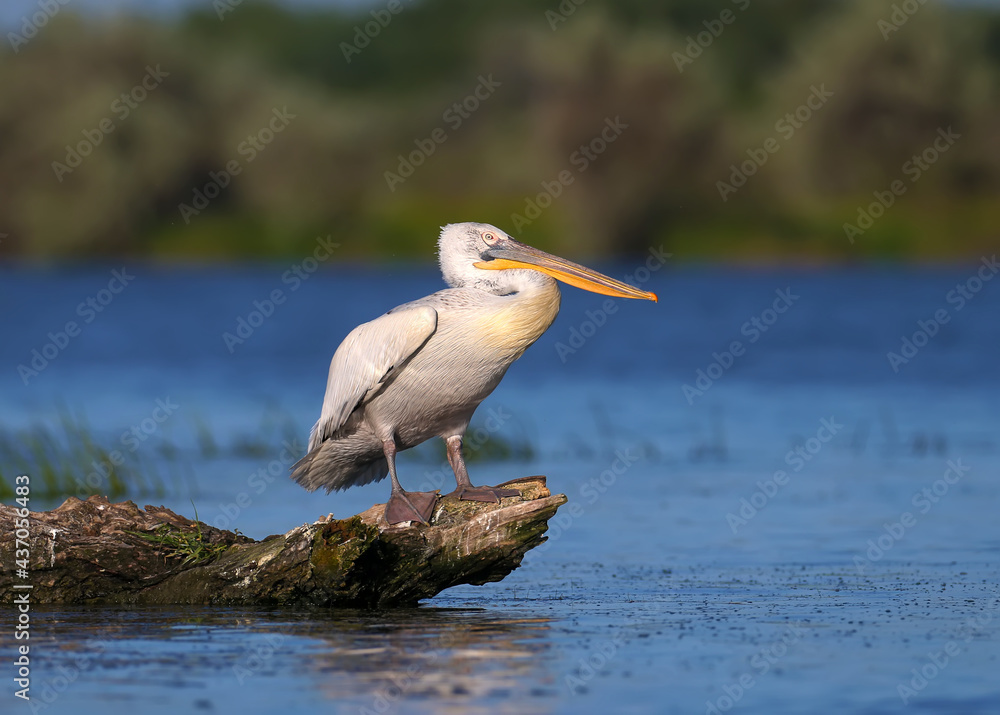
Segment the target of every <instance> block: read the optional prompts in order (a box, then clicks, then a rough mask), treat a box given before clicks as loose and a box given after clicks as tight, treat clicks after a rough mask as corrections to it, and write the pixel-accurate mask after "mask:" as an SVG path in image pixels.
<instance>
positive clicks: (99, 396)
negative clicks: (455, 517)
mask: <svg viewBox="0 0 1000 715" xmlns="http://www.w3.org/2000/svg"><path fill="white" fill-rule="evenodd" d="M636 265H638V264H636ZM636 265H628V264H620V265H611V266H604V267H603V268H604V269H606V270H607V271H608V272H610V273H612V274H614V275H618V276H624V275H626V274H633V275H635V273H634V271H635V267H636ZM289 268H290V266H289V265H273V266H258V267H254V268H241V269H234V268H218V267H212V268H203V269H166V268H162V267H155V266H149V265H143V264H128V265H125V266H120V265H116V266H95V267H90V268H86V269H81V268H77V269H57V270H43V269H25V268H10V267H8V268H6V269H0V306H2V307H3V310H2V313H0V335H2V336H3V338H4V339H3V341H2V342H0V428H2V429H4V430H5V431H11V430H19V429H22V428H25V427H28V426H30V425H33V424H45V425H56V424H57V421H58V419H59V418H58V415H59V411H60V410H70V411H72V412H74V413H77V414H83V415H85V417H86V419H87V421H88V423H89V425H90V428H91V429H92V431H93V432H94V433H95V434H96V435H97V436H98V437H99V438H100V440H101V441H102V443H103V444H105V445H109V446H120V447H121V448H123V449H125V450H127V451H129V452H130V455H131V456H132V457H134V458H135V459H137V460H139V461H141V463H142V464H143V465H145V467H146V468H149V469H152V470H155V471H157V473H158V474H160V475H161V488H162V491H161V492H160V493H153V494H142V495H137V496H136V497H135V498H136V500H137V501H139V502H140V503H156V504H160V503H163V504H166V505H167V506H168V507H171V508H173V509H176V510H178V511H181V512H183V513H187V514H190V513H191V500H192V499H193V500H194V502H195V505H196V506H197V508H198V511H199V516H200V518H201V519H203V520H205V521H208V522H211V523H213V524H216V525H219V526H225V527H226V528H234V527H235V528H239V529H240V530H241V531H243V532H244V533H246V534H247V535H249V536H253V537H256V538H261V537H263V536H266V535H268V534H271V533H280V532H284V531H287V530H288V529H289V528H292V527H293V526H296V525H298V524H300V523H303V522H307V521H312V520H314V519H316V518H317V517H319V516H320V515H321V514H326V513H329V512H333V513H334V514H335V515H337V516H348V515H350V514H353V513H356V512H358V511H360V510H363V509H365V508H367V507H369V506H370V505H371V504H373V503H376V502H381V501H384V500H385V497H386V496H387V491H388V490H387V486H386V485H385V484H384V483H383V484H376V485H369V486H368V487H364V488H359V489H354V490H351V491H348V492H346V493H342V494H336V495H330V496H327V495H324V494H321V493H315V494H310V493H308V492H305V491H304V490H302V489H300V488H299V487H297V486H295V485H294V484H292V483H290V482H289V481H288V480H287V479H286V478H285V473H286V471H287V463H288V462H289V461H290V460H291V459H295V458H297V457H298V456H299V454H298V453H297V452H296V453H295V454H294V456H292V454H291V451H293V450H295V449H301V447H302V445H303V444H304V441H305V439H306V437H307V434H308V429H309V427H310V426H311V424H312V422H313V421H314V420H315V418H316V417H317V416H318V413H319V408H320V404H321V401H322V396H323V390H324V386H325V381H326V370H327V367H328V365H329V360H330V356H331V355H332V353H333V351H334V349H335V348H336V346H337V345H338V343H339V341H340V340H341V338H342V337H343V336H344V335H345V334H346V333H347V332H348V331H349V330H350V329H351V328H352V327H354V326H355V325H356V324H358V323H359V322H362V321H365V320H368V319H371V318H373V317H375V316H377V315H379V314H380V313H382V312H384V311H385V310H388V309H389V308H392V307H393V306H395V305H397V304H399V303H401V302H404V301H406V300H410V299H412V298H415V297H418V296H421V295H425V294H427V293H429V292H432V291H434V290H437V289H439V288H440V287H441V283H440V278H439V276H438V274H437V272H436V270H434V269H433V268H432V267H426V268H422V269H402V268H395V269H394V268H388V269H385V268H378V269H375V268H366V267H362V266H354V267H350V268H344V267H339V268H322V269H320V270H319V271H318V272H316V273H315V274H311V275H310V277H309V278H308V279H307V280H305V281H303V282H301V283H300V284H298V285H297V286H296V287H294V289H293V286H295V284H294V283H288V282H283V281H282V276H283V274H284V272H285V271H286V270H288V269H289ZM979 268H980V265H978V264H969V265H967V266H955V267H949V268H947V269H939V270H931V269H901V268H884V269H880V268H867V269H838V270H783V271H774V270H757V271H751V270H725V269H708V268H694V267H683V268H676V267H665V268H661V269H659V270H656V271H654V272H653V273H652V274H651V275H650V276H649V278H648V280H646V281H645V282H644V283H643V285H642V287H643V288H645V289H648V290H653V291H655V292H657V293H658V294H659V296H660V302H659V304H658V305H654V304H651V303H639V302H633V301H614V302H612V304H611V305H612V306H614V308H615V310H614V311H613V312H609V311H606V310H605V300H606V299H605V298H603V297H601V296H596V295H592V294H587V293H583V292H580V291H578V290H575V289H572V288H566V289H565V290H564V291H563V307H562V311H561V314H560V317H559V319H558V320H557V322H556V323H555V325H554V326H553V327H552V328H551V329H550V330H549V332H548V333H547V334H546V335H545V336H543V337H542V339H541V340H539V342H538V343H537V344H536V345H535V346H534V347H533V348H531V349H530V350H529V351H528V352H527V353H526V354H525V356H524V357H523V358H522V359H521V360H520V361H519V362H518V363H517V364H515V365H514V366H513V367H512V368H511V370H510V372H509V373H508V375H507V377H506V378H505V380H504V382H503V383H502V384H501V386H500V387H499V388H498V389H497V391H496V392H495V393H494V394H493V395H492V396H491V397H490V398H489V399H488V400H487V401H486V402H485V403H484V404H483V406H482V408H481V409H480V412H479V413H478V414H477V419H476V420H475V422H474V427H475V428H476V429H479V430H480V436H481V439H480V441H486V442H489V440H496V441H497V442H500V441H503V442H505V443H510V444H514V445H522V446H523V445H528V446H530V450H529V451H523V450H522V451H519V452H518V454H520V455H521V456H520V457H519V458H517V459H514V460H506V461H489V460H486V461H483V460H477V461H475V462H473V463H472V466H471V467H470V469H471V470H472V475H473V479H474V480H475V481H477V482H481V483H497V482H502V481H505V480H507V479H510V478H514V477H519V476H526V475H530V474H546V475H547V476H548V479H549V486H550V488H551V489H552V490H553V491H554V492H563V493H565V494H567V496H568V497H569V499H570V501H569V503H568V504H567V505H566V506H564V507H563V508H562V509H561V511H560V513H559V515H558V516H557V517H556V518H555V519H554V520H553V521H552V523H551V524H550V532H549V535H550V537H551V538H550V540H549V542H547V543H546V544H544V545H543V546H542V547H540V548H539V549H536V550H535V551H533V552H531V553H529V554H528V556H527V557H526V558H525V561H524V565H523V566H522V568H521V569H519V570H518V571H515V572H514V573H513V574H512V575H511V576H509V577H508V578H507V579H505V580H504V581H503V582H501V583H498V584H490V585H487V586H483V587H461V588H456V589H452V590H450V591H446V592H444V593H442V594H441V595H439V596H438V597H436V598H434V599H432V600H430V601H427V602H425V604H424V605H423V606H422V607H420V608H418V609H411V610H405V611H398V612H391V613H375V614H373V613H353V612H352V613H343V612H336V613H310V612H298V611H296V612H289V611H283V610H276V611H267V612H247V611H233V610H219V609H193V608H184V609H156V610H152V609H142V610H130V611H111V610H106V609H81V608H73V609H38V610H37V611H36V620H35V628H36V630H35V631H34V633H33V640H32V644H33V648H32V653H33V654H35V658H36V660H35V661H34V669H33V673H34V675H33V691H32V692H33V693H36V697H37V698H41V697H43V693H45V690H44V688H45V687H46V686H48V687H50V688H51V691H50V694H51V695H52V696H53V697H54V700H53V701H52V704H51V707H49V708H48V712H67V713H69V712H72V713H91V712H94V713H97V712H100V713H103V714H107V713H119V712H121V713H124V712H133V711H135V710H141V711H142V712H177V711H181V712H189V711H196V710H197V711H204V712H244V713H253V712H273V711H276V710H283V711H288V712H303V711H306V710H312V709H314V708H317V707H321V708H323V709H324V710H332V711H335V712H341V711H343V712H358V711H359V710H361V709H364V708H367V709H369V710H371V711H373V712H388V711H392V712H445V711H456V712H479V711H481V712H506V711H516V712H540V713H547V712H580V711H595V712H610V711H622V712H678V713H702V712H713V709H715V710H717V711H719V712H729V711H732V712H736V711H744V712H762V713H765V712H766V713H777V712H847V711H852V712H864V713H881V712H898V711H901V710H904V709H906V708H907V705H909V706H913V707H917V708H919V709H921V710H923V711H929V712H984V713H986V712H998V711H1000V680H998V679H997V678H996V673H997V672H998V655H1000V645H998V638H1000V586H998V583H1000V566H998V562H1000V559H998V554H1000V526H998V521H997V519H996V517H995V511H996V508H997V507H998V505H1000V406H998V400H997V397H998V395H1000V390H998V387H1000V371H998V370H997V356H998V355H1000V323H998V319H997V316H998V315H1000V280H987V281H985V282H983V281H979V282H978V283H977V280H978V278H976V273H977V270H978V269H979ZM113 269H116V270H119V271H120V270H122V269H124V270H125V278H126V279H127V283H126V285H125V286H124V288H123V289H122V286H121V280H120V279H119V281H118V282H117V283H113V284H112V286H111V287H112V288H114V289H120V292H119V293H117V294H114V293H110V292H109V293H104V294H102V293H100V291H101V290H102V289H107V288H108V287H109V282H111V281H112V279H113V273H112V270H113ZM982 273H983V275H984V276H987V275H988V276H992V274H990V273H989V272H988V271H987V269H986V268H983V269H982ZM640 275H641V274H640ZM129 276H134V278H130V277H129ZM975 288H978V290H976V291H974V290H973V289H975ZM274 290H281V291H282V293H281V296H282V298H283V300H282V302H281V303H280V304H277V305H275V306H274V310H273V314H272V315H270V317H268V318H266V319H264V320H263V321H261V323H260V325H259V326H258V327H255V328H254V329H253V331H252V334H249V336H248V337H246V339H245V341H244V342H243V343H241V344H234V343H233V342H232V341H230V344H229V346H228V347H227V343H226V340H225V338H224V335H225V333H227V332H229V333H233V334H236V331H237V327H238V324H239V323H238V321H239V319H240V318H241V317H242V318H244V319H248V318H250V317H251V316H250V313H251V311H253V310H254V301H258V302H263V301H266V300H268V299H270V297H271V293H272V291H274ZM959 291H964V296H963V293H962V292H959ZM91 297H94V298H95V300H96V301H97V303H96V306H97V307H100V308H101V310H100V312H98V311H97V310H96V308H93V307H91V308H88V307H87V304H86V301H87V300H88V298H91ZM776 301H777V302H776ZM102 302H106V303H107V304H106V305H102ZM81 303H83V307H82V308H81V307H80V305H81ZM264 307H265V309H266V306H264ZM775 308H779V309H782V310H783V312H780V313H779V312H777V311H775V312H773V313H771V312H768V309H771V310H774V309H775ZM755 319H756V320H757V321H759V322H758V323H757V324H756V325H755V323H754V322H753V321H754V320H755ZM88 320H89V322H88ZM68 321H74V322H76V323H77V324H78V328H79V333H78V334H77V335H75V337H69V338H68V339H64V338H63V337H62V336H60V335H58V333H60V332H64V331H66V323H67V322H68ZM918 321H923V327H921V324H920V323H918ZM253 322H257V321H256V319H255V318H254V320H253ZM765 328H766V330H765ZM72 332H74V333H76V332H77V331H76V330H73V331H72ZM50 333H52V334H53V336H54V337H53V336H50V335H49V334H50ZM925 333H926V334H928V335H925ZM929 333H933V335H929ZM67 335H68V334H67ZM244 335H246V333H244ZM925 337H926V338H927V339H926V341H925V340H924V338H925ZM904 338H907V339H908V340H910V341H912V342H913V343H915V345H914V346H913V350H910V348H906V349H905V351H904ZM734 341H739V342H740V345H739V346H733V343H734ZM48 343H52V344H53V345H52V346H50V347H48V348H47V347H46V345H47V344H48ZM60 344H62V345H64V347H60ZM917 345H919V347H917ZM230 347H232V351H231V350H230ZM734 347H735V349H734ZM34 350H38V351H39V353H41V354H45V353H46V351H47V353H48V355H49V356H51V359H47V360H48V364H47V365H44V366H43V365H42V363H41V362H39V361H36V365H35V367H36V368H37V367H41V369H34V368H32V366H31V361H32V358H33V351H34ZM890 352H892V353H897V354H899V355H900V356H901V357H904V358H905V359H906V362H902V361H899V360H897V361H896V362H895V365H893V364H892V363H891V362H890V359H889V358H888V357H887V355H888V353H890ZM724 353H726V354H724ZM713 354H714V355H713ZM19 365H25V366H27V367H28V368H30V369H33V370H34V371H35V372H37V374H30V373H27V372H25V371H23V370H21V371H19ZM894 368H895V369H894ZM699 371H702V373H703V374H704V376H703V377H701V379H700V382H699ZM25 382H27V384H25ZM685 385H688V386H689V387H690V388H693V389H688V390H686V391H685ZM158 401H159V403H158ZM158 407H159V411H157V409H158ZM165 409H166V410H167V411H166V412H165V411H164V410H165ZM491 411H492V412H491ZM168 413H169V414H168ZM164 415H166V416H165V418H164V419H162V420H161V421H158V420H157V419H155V418H156V417H164ZM491 418H492V419H491ZM199 425H201V426H202V427H199ZM133 428H136V429H138V432H137V433H135V434H139V435H141V436H142V440H141V441H139V440H138V439H137V438H136V439H134V440H133V441H125V439H124V438H123V436H122V435H123V434H126V433H128V432H129V431H130V430H132V429H133ZM199 430H201V431H202V432H206V431H207V432H208V433H210V434H211V435H212V439H213V441H214V443H215V445H216V449H214V450H207V449H205V448H204V446H203V445H201V443H200V442H199V434H200V432H199ZM290 437H297V440H298V444H294V443H293V444H291V447H292V450H289V449H288V447H287V446H284V445H283V443H285V441H286V440H287V439H289V438H290ZM248 440H256V441H257V442H258V443H260V444H263V445H264V447H263V449H261V448H260V447H259V446H258V449H257V451H251V450H246V449H240V445H241V444H244V443H246V442H247V441H248ZM292 442H295V440H294V439H293V440H292ZM164 445H170V446H172V448H173V449H174V450H175V452H176V453H175V454H170V455H167V454H164ZM133 446H134V450H133V449H132V447H133ZM487 446H488V445H487ZM484 451H487V452H488V451H489V450H484ZM415 452H416V453H414V452H410V453H404V454H403V455H401V459H400V476H401V480H402V481H403V483H404V486H407V487H408V488H411V489H417V488H422V487H425V486H431V487H437V486H444V487H448V484H449V482H450V480H451V477H450V476H448V475H447V469H446V468H444V470H442V467H443V465H442V464H441V457H440V455H439V454H438V453H436V452H433V451H431V450H421V451H415ZM28 467H29V469H28V470H29V471H30V465H28ZM8 469H9V467H5V469H4V473H7V470H8ZM269 469H270V470H271V472H270V473H269V472H268V470H269ZM81 470H89V471H93V469H92V468H91V467H89V466H84V467H82V468H81ZM272 475H277V476H272ZM81 476H83V474H81ZM442 478H443V479H444V481H442ZM925 490H927V491H925ZM238 502H242V504H244V506H243V507H237V506H236V505H237V503H238ZM33 505H34V507H35V508H42V507H46V508H47V507H50V506H52V504H46V503H34V502H33ZM12 644H13V641H12V640H10V637H9V634H8V633H6V632H5V633H3V634H2V635H0V648H2V652H3V657H2V658H0V675H2V676H3V679H4V682H7V683H8V685H7V686H5V688H7V689H8V691H10V692H3V693H0V702H2V703H4V710H5V711H6V710H7V707H8V705H9V703H11V702H13V700H14V699H13V697H12V695H11V693H12V689H11V688H10V686H9V682H10V681H9V679H8V678H7V675H6V674H4V671H3V669H4V668H8V669H9V670H11V671H12V670H13V666H10V665H3V664H4V663H9V662H10V658H8V657H7V653H9V652H12V651H11V647H12ZM932 658H937V661H936V662H937V664H936V665H935V662H934V660H932ZM914 668H916V669H917V671H918V673H917V675H916V676H915V674H914V673H913V672H912V669H914ZM922 668H923V669H925V670H926V674H928V675H930V674H932V677H924V676H921V675H920V674H919V671H920V669H922ZM74 669H75V670H74ZM74 672H75V673H76V675H75V676H74V675H73V674H74ZM915 677H916V678H918V679H917V680H916V681H915V682H913V683H911V681H913V680H914V678H915ZM60 678H62V680H60ZM920 678H923V679H922V680H921V679H920ZM916 686H922V687H919V688H917V687H916ZM907 688H909V689H910V690H912V694H908V692H907ZM904 699H905V701H906V702H905V703H904ZM37 702H38V701H37V700H36V704H37Z"/></svg>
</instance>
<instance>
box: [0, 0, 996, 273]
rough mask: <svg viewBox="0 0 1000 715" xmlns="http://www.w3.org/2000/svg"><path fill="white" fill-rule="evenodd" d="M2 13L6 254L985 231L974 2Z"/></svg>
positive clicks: (974, 248) (988, 37)
mask: <svg viewBox="0 0 1000 715" xmlns="http://www.w3.org/2000/svg"><path fill="white" fill-rule="evenodd" d="M45 7H47V8H50V9H49V10H48V11H46V10H44V8H45ZM51 7H58V11H56V12H54V13H53V12H52V11H51ZM39 8H43V9H39ZM39 13H44V18H43V17H42V16H41V15H39ZM24 17H25V19H26V20H27V21H28V23H29V25H28V26H25V24H24V23H23V22H21V21H18V22H16V23H13V25H12V26H10V27H8V28H6V29H5V35H6V38H7V39H6V42H4V43H3V49H2V62H0V98H2V103H0V132H2V137H3V147H4V149H3V151H2V153H0V234H6V235H5V236H2V237H0V238H2V241H0V256H5V257H21V258H28V259H37V260H68V259H81V258H110V257H117V256H125V255H127V256H132V257H150V258H154V259H167V260H212V259H230V258H265V257H266V258H272V257H273V258H276V257H284V256H301V255H303V254H305V253H311V251H312V249H313V247H314V244H315V240H316V236H317V235H327V234H331V235H332V236H333V240H335V241H338V242H340V243H341V244H342V245H343V254H342V256H344V257H348V256H350V257H359V258H381V257H392V258H408V257H411V256H419V257H421V258H424V259H428V258H429V248H430V246H431V245H432V243H433V241H434V239H435V237H436V233H437V227H438V226H440V225H441V224H443V223H448V222H452V221H465V220H479V221H488V222H491V223H495V224H497V225H498V226H500V227H502V228H504V229H506V230H508V231H509V232H511V233H512V234H514V235H515V236H517V237H518V238H521V239H523V240H525V241H527V242H530V243H533V244H535V245H539V246H542V247H546V248H548V249H550V250H555V251H559V252H562V253H563V254H564V255H572V256H577V257H581V258H586V257H590V256H600V255H611V254H617V253H624V252H633V251H644V250H645V249H646V247H648V246H651V245H652V246H657V245H660V244H664V246H665V247H666V250H669V251H673V252H674V253H675V254H676V256H677V257H678V258H682V259H683V258H689V259H708V260H725V261H776V260H786V261H811V262H822V261H856V260H866V259H883V258H891V259H904V260H918V261H938V260H958V259H962V258H967V257H976V256H978V255H980V254H982V253H984V252H986V251H987V250H995V246H996V243H997V240H996V239H997V234H998V229H997V227H998V226H1000V204H998V202H997V201H996V196H997V189H998V186H1000V12H998V11H997V10H996V9H995V8H993V7H990V6H974V5H966V4H935V3H934V2H926V3H924V2H920V0H905V1H904V2H871V1H870V0H867V1H861V0H858V1H856V2H834V1H833V0H770V1H765V0H671V1H665V2H660V3H653V2H647V1H645V0H561V2H560V0H549V1H548V2H529V1H528V0H508V1H507V2H504V3H489V4H487V3H472V2H465V1H463V0H391V1H388V2H376V3H374V4H371V5H366V6H358V7H346V8H345V7H331V8H316V7H308V8H304V9H303V8H289V7H285V6H283V5H281V4H268V3H260V2H250V1H249V0H247V1H242V2H241V1H240V0H214V2H213V3H207V2H206V3H204V4H203V5H202V6H201V8H200V9H194V10H184V11H182V12H179V13H177V14H171V15H167V16H164V17H156V18H152V17H134V16H133V17H129V16H115V17H105V16H93V15H89V14H87V13H85V12H80V13H78V10H76V9H74V7H73V4H72V3H68V4H66V5H59V4H58V3H57V2H55V1H54V0H53V1H52V2H49V3H46V2H41V3H39V4H37V5H32V6H31V7H30V8H29V12H27V13H26V14H25V15H24ZM33 18H34V19H33ZM42 19H44V21H43V22H40V21H39V20H42ZM144 82H145V86H143V83H144ZM477 91H478V93H479V96H477V95H476V92H477ZM817 92H818V93H817ZM123 95H124V97H123ZM820 96H823V100H822V102H820V100H819V99H817V97H820ZM809 101H811V102H813V105H814V106H810V105H809V104H808V103H807V102H809ZM456 104H457V105H459V106H458V107H457V108H456V107H454V106H453V105H456ZM789 114H791V117H790V118H789V117H786V115H789ZM804 118H805V119H804ZM616 124H617V126H618V127H619V128H618V129H614V130H613V129H612V127H613V126H615V125H616ZM109 127H110V129H109ZM602 131H604V136H603V137H602ZM946 136H950V137H951V139H950V140H948V141H946V140H945V139H944V137H946ZM955 137H957V138H955ZM936 140H937V141H938V144H937V147H936V148H935V141H936ZM769 142H770V143H769ZM949 142H950V143H949ZM581 147H586V149H581ZM775 147H777V148H775ZM914 157H916V159H914ZM408 167H409V169H412V171H409V170H408ZM237 170H238V173H237ZM230 172H231V173H230ZM560 177H562V178H563V181H560ZM741 177H742V178H743V179H744V181H742V182H741V181H740V178H741ZM720 182H725V183H727V184H729V185H730V186H731V187H732V188H733V191H731V192H730V191H726V190H725V188H724V187H722V188H720ZM893 182H899V183H897V184H895V186H896V188H897V191H896V192H895V193H893V191H892V188H891V187H892V186H893ZM738 183H739V186H737V184H738ZM899 187H902V188H903V190H902V191H900V190H899ZM723 194H725V196H723ZM890 199H891V205H889V206H888V207H885V204H887V203H890ZM873 202H875V205H871V204H873ZM880 202H881V203H880ZM870 205H871V206H870ZM859 209H863V210H864V212H865V213H866V214H867V216H868V217H869V218H871V221H870V222H868V221H866V220H865V217H864V216H859ZM845 224H853V225H854V226H855V227H857V228H859V229H861V230H863V233H853V232H850V231H846V230H845ZM866 226H867V228H865V227H866ZM848 233H850V234H851V235H850V236H848ZM850 239H853V243H852V242H851V240H850ZM991 247H992V248H991Z"/></svg>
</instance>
